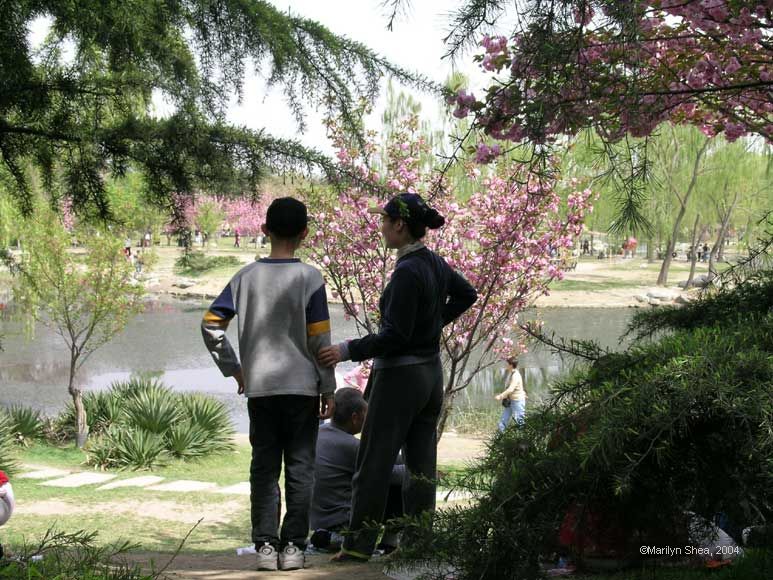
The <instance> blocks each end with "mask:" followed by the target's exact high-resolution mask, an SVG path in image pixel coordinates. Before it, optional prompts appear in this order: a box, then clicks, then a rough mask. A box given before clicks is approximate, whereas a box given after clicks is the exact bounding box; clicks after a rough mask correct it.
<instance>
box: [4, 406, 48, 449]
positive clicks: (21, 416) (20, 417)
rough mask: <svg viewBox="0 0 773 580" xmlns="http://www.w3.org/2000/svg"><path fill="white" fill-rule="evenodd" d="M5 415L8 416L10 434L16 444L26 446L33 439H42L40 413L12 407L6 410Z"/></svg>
mask: <svg viewBox="0 0 773 580" xmlns="http://www.w3.org/2000/svg"><path fill="white" fill-rule="evenodd" d="M5 414H6V415H8V419H9V422H10V429H11V433H13V435H14V437H15V439H16V442H17V443H21V444H22V445H28V444H29V443H30V442H32V441H34V440H35V439H40V438H42V437H43V419H42V417H41V416H40V411H36V410H34V409H31V408H30V407H22V406H19V405H14V406H13V407H10V408H9V409H6V410H5Z"/></svg>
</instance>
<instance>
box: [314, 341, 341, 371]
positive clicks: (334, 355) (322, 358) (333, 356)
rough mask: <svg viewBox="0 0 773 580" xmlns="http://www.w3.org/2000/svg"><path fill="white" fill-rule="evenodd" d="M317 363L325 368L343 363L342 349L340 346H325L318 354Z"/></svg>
mask: <svg viewBox="0 0 773 580" xmlns="http://www.w3.org/2000/svg"><path fill="white" fill-rule="evenodd" d="M317 362H318V363H319V364H321V365H322V366H324V367H332V366H335V365H337V364H338V363H340V362H341V349H340V348H338V345H336V344H334V345H331V346H325V347H322V348H321V349H319V351H318V352H317Z"/></svg>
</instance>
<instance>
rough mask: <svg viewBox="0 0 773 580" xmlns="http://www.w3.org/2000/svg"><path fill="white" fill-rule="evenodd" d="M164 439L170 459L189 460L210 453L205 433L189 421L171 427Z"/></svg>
mask: <svg viewBox="0 0 773 580" xmlns="http://www.w3.org/2000/svg"><path fill="white" fill-rule="evenodd" d="M165 439H166V450H167V451H168V452H169V454H170V455H171V456H172V457H177V458H179V459H191V458H194V457H201V456H203V455H206V454H208V453H209V452H210V446H209V442H208V434H207V432H206V431H204V430H203V429H201V428H200V427H198V426H197V425H193V424H191V422H190V421H182V422H180V423H177V424H176V425H173V426H172V427H171V428H170V429H169V431H167V433H166V437H165Z"/></svg>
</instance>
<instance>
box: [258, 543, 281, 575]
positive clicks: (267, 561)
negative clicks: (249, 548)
mask: <svg viewBox="0 0 773 580" xmlns="http://www.w3.org/2000/svg"><path fill="white" fill-rule="evenodd" d="M277 569H278V568H277V551H276V548H275V547H274V546H272V545H271V544H269V543H268V542H266V543H265V544H263V545H262V546H261V547H260V548H259V549H258V570H271V571H274V570H277Z"/></svg>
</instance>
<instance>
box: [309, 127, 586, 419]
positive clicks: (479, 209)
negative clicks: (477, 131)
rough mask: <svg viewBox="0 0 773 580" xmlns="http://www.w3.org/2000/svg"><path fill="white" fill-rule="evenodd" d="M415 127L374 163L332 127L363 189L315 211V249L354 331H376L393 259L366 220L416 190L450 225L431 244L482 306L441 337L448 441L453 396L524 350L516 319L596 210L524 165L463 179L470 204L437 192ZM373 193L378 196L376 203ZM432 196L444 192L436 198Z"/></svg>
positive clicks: (396, 137)
mask: <svg viewBox="0 0 773 580" xmlns="http://www.w3.org/2000/svg"><path fill="white" fill-rule="evenodd" d="M417 126H418V123H417V119H416V117H415V116H411V117H407V118H405V119H404V120H403V122H402V123H401V124H400V125H399V127H398V129H397V130H396V131H394V132H393V133H392V134H391V136H390V139H389V141H388V143H387V144H386V147H385V149H384V150H385V154H384V157H383V158H376V157H375V153H373V152H374V151H376V148H375V147H373V146H371V145H368V146H367V147H366V148H365V151H364V152H361V151H359V150H357V149H356V148H353V147H352V146H351V145H349V144H348V143H347V141H346V139H345V138H344V136H343V134H342V133H341V131H340V130H338V128H336V126H335V125H333V126H332V127H333V131H332V136H333V140H334V144H335V146H336V147H337V148H338V149H339V155H338V157H339V160H340V162H341V163H342V164H343V165H344V166H345V168H346V169H347V170H349V171H351V172H356V173H357V174H359V175H360V176H361V177H362V178H363V179H364V180H365V184H363V185H358V186H352V187H350V188H348V189H346V190H344V191H342V192H340V194H339V195H338V196H336V197H334V198H332V199H331V200H330V201H329V202H327V203H322V205H321V206H320V207H318V208H317V211H316V213H313V215H312V220H313V222H314V225H315V229H316V232H315V234H314V237H313V243H311V244H310V246H311V248H312V252H313V254H314V258H315V261H316V262H317V263H318V264H319V265H320V266H321V267H322V269H323V270H324V273H325V276H326V278H327V281H328V284H329V285H330V287H331V290H332V292H331V294H332V296H333V297H336V298H340V299H341V300H342V302H343V305H344V311H345V313H346V315H347V316H348V317H351V318H353V319H354V321H355V323H356V325H357V328H358V331H359V332H360V333H366V332H375V331H377V328H378V298H379V296H380V294H381V292H382V290H383V288H384V286H385V284H386V283H387V282H388V280H389V275H390V273H391V271H392V269H393V267H394V256H393V252H392V251H391V250H386V248H384V246H383V243H382V240H381V235H380V231H379V230H380V219H381V218H380V217H379V216H377V215H376V216H374V215H372V214H369V213H367V209H368V207H371V206H373V205H375V204H378V203H382V204H383V203H384V202H385V200H386V199H388V198H389V197H390V196H391V195H394V194H396V193H399V192H404V191H415V192H417V193H420V194H422V195H423V196H424V197H425V198H426V199H428V201H430V203H431V204H432V205H433V206H435V207H436V208H437V209H438V211H439V212H440V213H441V214H443V215H444V216H445V217H446V225H445V226H444V227H443V228H441V229H440V230H436V231H430V232H429V233H428V234H427V237H426V238H425V243H426V244H427V246H428V247H429V248H431V249H433V250H435V251H437V252H438V253H439V254H440V255H441V256H443V257H444V258H446V260H447V261H448V262H449V264H450V265H451V266H453V267H454V268H456V269H457V270H459V271H460V272H461V273H462V274H463V275H464V276H465V277H466V278H467V279H468V280H469V281H470V283H471V284H472V285H473V286H474V287H475V288H476V289H477V291H478V294H479V298H478V301H477V303H476V304H475V305H474V306H473V307H472V308H471V309H470V310H469V311H468V312H466V313H465V314H464V315H463V316H462V317H461V318H459V319H458V320H457V321H455V322H454V323H453V324H451V325H449V326H447V327H446V328H445V330H444V332H443V337H442V353H441V354H442V357H443V363H444V369H445V375H446V378H445V385H444V390H445V399H444V401H445V404H444V411H443V415H442V417H441V422H440V425H439V427H438V432H439V433H440V434H442V432H443V429H444V427H445V422H446V420H447V418H448V415H449V413H450V412H451V410H452V409H453V403H454V399H455V397H456V396H457V394H458V393H459V392H461V391H462V390H463V389H465V388H466V387H467V386H468V385H469V384H470V382H471V381H472V379H473V378H474V377H475V375H476V374H477V373H479V372H481V371H482V370H483V369H486V368H488V367H490V366H491V365H493V364H495V363H497V362H498V361H499V360H501V359H502V358H505V357H507V356H511V355H515V354H518V353H519V352H522V351H523V350H524V345H523V344H522V343H520V342H518V341H514V340H513V338H512V337H513V336H514V334H515V332H516V329H517V316H518V313H519V312H521V311H523V310H524V309H525V308H526V307H528V306H529V305H530V304H531V303H532V302H533V301H534V300H535V299H536V298H537V297H538V296H540V295H542V294H546V293H547V291H548V285H549V283H550V282H551V281H552V280H557V279H561V277H562V275H563V272H562V268H563V266H564V262H563V260H562V259H561V258H560V257H558V258H555V259H551V258H550V255H551V252H552V253H554V254H556V255H557V256H562V255H566V254H567V252H568V251H569V250H571V248H572V247H573V245H574V242H575V239H576V238H577V236H579V235H580V233H581V232H582V227H583V221H584V218H585V216H586V214H587V213H588V212H589V211H591V192H590V191H589V190H587V189H586V190H580V188H579V187H578V185H577V183H574V182H570V184H569V190H568V192H567V195H566V196H565V203H562V196H560V195H559V194H558V192H557V190H558V187H559V184H557V183H553V182H550V183H546V182H544V181H543V182H541V183H538V182H537V181H533V180H532V181H530V180H529V178H528V177H527V174H526V172H525V170H522V169H521V167H520V166H519V165H517V164H512V165H508V164H507V163H505V162H501V163H500V166H499V167H498V168H497V172H496V173H495V174H494V173H492V174H491V175H489V176H481V174H480V172H479V171H477V170H470V171H469V172H468V175H467V177H466V178H467V179H471V180H475V181H476V185H477V188H476V189H475V193H473V195H472V196H471V197H470V198H469V199H468V200H467V201H465V202H461V201H458V200H457V199H455V197H454V190H455V187H454V184H453V183H443V184H442V187H439V184H438V183H437V180H438V179H441V178H440V177H438V175H439V174H438V173H437V172H436V171H434V170H433V168H432V167H430V166H427V165H426V164H425V165H422V164H421V163H420V162H419V159H422V158H424V159H426V158H427V157H428V153H429V151H428V145H427V142H426V140H425V139H424V138H422V137H421V135H420V134H419V132H418V130H417ZM374 167H379V168H383V169H382V171H381V172H379V171H375V170H374V169H373V168H374ZM368 183H370V184H372V187H369V186H368ZM374 191H378V192H380V193H379V195H378V197H375V196H374V194H373V192H374ZM431 191H440V192H442V193H441V194H437V195H436V196H435V197H434V198H431V199H430V194H428V192H431ZM562 207H564V209H563V210H562Z"/></svg>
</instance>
